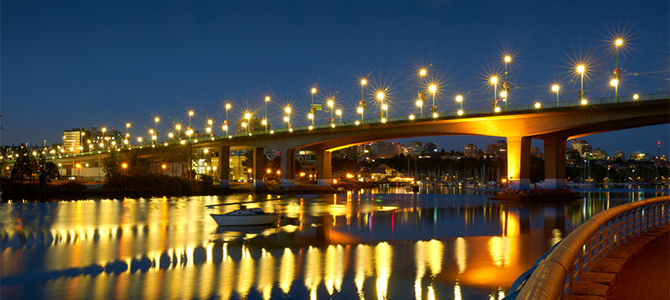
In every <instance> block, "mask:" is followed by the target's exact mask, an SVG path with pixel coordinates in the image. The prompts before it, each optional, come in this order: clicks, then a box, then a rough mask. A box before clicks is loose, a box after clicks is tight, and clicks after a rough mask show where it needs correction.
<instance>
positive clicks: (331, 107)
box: [328, 99, 335, 123]
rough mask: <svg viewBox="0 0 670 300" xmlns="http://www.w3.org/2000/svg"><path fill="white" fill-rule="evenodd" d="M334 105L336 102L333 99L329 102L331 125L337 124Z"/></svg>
mask: <svg viewBox="0 0 670 300" xmlns="http://www.w3.org/2000/svg"><path fill="white" fill-rule="evenodd" d="M333 105H335V101H333V99H330V100H328V110H330V120H328V122H329V123H332V122H335V119H333Z"/></svg>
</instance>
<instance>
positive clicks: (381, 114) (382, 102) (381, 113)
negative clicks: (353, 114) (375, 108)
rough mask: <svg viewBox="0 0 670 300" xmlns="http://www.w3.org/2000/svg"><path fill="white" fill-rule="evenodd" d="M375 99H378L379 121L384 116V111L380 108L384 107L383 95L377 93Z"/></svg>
mask: <svg viewBox="0 0 670 300" xmlns="http://www.w3.org/2000/svg"><path fill="white" fill-rule="evenodd" d="M377 99H379V107H380V108H381V109H380V111H379V118H380V119H381V118H382V116H384V109H383V108H382V107H383V106H384V93H382V92H379V93H377Z"/></svg>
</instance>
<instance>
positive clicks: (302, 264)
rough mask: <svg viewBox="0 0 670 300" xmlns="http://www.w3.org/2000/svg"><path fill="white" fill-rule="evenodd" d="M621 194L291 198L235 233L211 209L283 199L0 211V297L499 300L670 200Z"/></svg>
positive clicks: (95, 203) (74, 204) (17, 206)
mask: <svg viewBox="0 0 670 300" xmlns="http://www.w3.org/2000/svg"><path fill="white" fill-rule="evenodd" d="M382 191H384V190H382ZM621 191H622V192H616V191H615V190H609V191H608V192H603V191H598V190H593V191H587V192H583V195H584V199H583V200H580V201H576V202H573V203H570V204H565V205H553V204H551V205H546V204H528V205H526V204H516V203H502V202H497V201H492V200H488V199H487V197H488V196H487V195H486V191H478V192H474V193H472V194H458V193H446V194H419V195H412V194H377V192H379V190H373V191H370V192H371V193H369V194H353V195H351V194H349V195H319V196H316V195H299V196H287V197H285V198H283V199H281V200H280V201H278V203H279V205H278V209H280V210H281V213H282V215H283V217H282V220H281V223H280V225H279V226H265V227H241V228H222V227H218V226H217V225H216V223H215V222H214V221H213V220H212V219H211V217H210V216H209V213H210V212H211V211H212V210H208V209H206V208H205V205H207V204H215V203H223V202H237V201H245V200H257V199H265V198H267V197H271V198H276V197H277V196H267V195H263V196H254V197H252V196H249V197H246V196H230V197H216V196H205V197H180V198H151V199H142V198H140V199H128V198H126V199H119V200H109V199H103V200H88V201H62V202H54V203H3V204H0V226H1V227H0V229H1V232H0V242H1V261H0V262H1V269H0V270H1V272H2V273H1V279H2V280H1V286H0V297H1V298H3V299H194V298H197V299H210V298H217V299H218V298H222V299H228V298H232V299H270V298H272V299H284V298H289V297H290V298H293V299H330V298H337V299H354V298H360V299H500V298H501V297H503V296H504V295H505V293H506V291H507V289H508V288H509V287H510V285H511V284H512V282H513V281H514V280H515V279H516V277H518V276H519V275H520V274H521V273H522V272H523V271H525V270H526V269H528V268H529V267H530V266H531V265H532V263H533V262H534V261H535V259H537V257H539V256H540V255H542V254H543V253H544V252H546V251H547V250H548V249H549V247H551V245H553V244H554V243H556V242H558V241H559V240H560V239H561V238H562V237H564V236H565V235H566V234H568V233H569V232H571V231H572V230H574V228H576V227H577V226H579V225H580V224H581V223H582V222H584V221H585V220H587V219H588V218H589V217H590V216H592V215H594V214H596V213H598V212H600V211H602V210H604V209H607V208H609V207H613V206H616V205H620V204H623V203H627V202H630V201H638V200H641V199H646V198H651V197H655V196H662V195H667V193H668V192H667V190H659V191H655V190H647V191H644V190H635V191H634V192H633V190H621ZM257 205H260V207H262V208H264V209H268V210H272V209H273V208H274V207H273V204H272V202H260V204H257ZM232 209H235V207H234V206H226V207H220V208H218V209H217V210H218V211H226V210H232Z"/></svg>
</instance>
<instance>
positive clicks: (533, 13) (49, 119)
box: [0, 0, 670, 155]
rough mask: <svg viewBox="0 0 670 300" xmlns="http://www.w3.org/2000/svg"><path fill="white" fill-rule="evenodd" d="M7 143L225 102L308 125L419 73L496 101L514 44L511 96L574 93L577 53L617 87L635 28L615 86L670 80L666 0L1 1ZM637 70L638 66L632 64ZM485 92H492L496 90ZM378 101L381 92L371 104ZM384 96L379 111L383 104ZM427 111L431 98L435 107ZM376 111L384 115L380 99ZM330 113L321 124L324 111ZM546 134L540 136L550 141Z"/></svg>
mask: <svg viewBox="0 0 670 300" xmlns="http://www.w3.org/2000/svg"><path fill="white" fill-rule="evenodd" d="M1 9H2V12H1V13H2V15H1V17H2V20H1V26H2V27H1V30H2V31H1V42H2V45H1V46H2V48H1V51H2V53H1V54H2V57H1V59H2V70H1V71H2V73H1V75H2V90H1V96H2V103H1V104H2V112H1V113H2V122H3V130H2V140H1V141H0V143H2V144H9V145H11V144H19V143H25V142H28V143H31V144H40V145H41V144H42V143H43V141H44V140H45V139H46V140H47V144H52V143H57V142H61V133H62V130H63V129H70V128H73V127H92V126H97V127H98V128H101V127H103V126H106V127H107V128H112V127H115V128H117V129H120V130H122V131H125V123H126V122H130V123H132V127H131V134H132V135H133V136H137V135H142V136H145V137H146V136H147V135H148V133H147V131H148V129H149V128H152V127H153V118H154V116H159V117H161V122H160V125H159V131H160V132H163V133H164V132H167V131H170V130H172V131H174V124H176V123H181V124H182V125H184V124H187V123H188V117H187V111H188V110H189V109H192V110H194V111H195V114H196V115H195V117H194V118H193V120H192V121H193V125H194V127H196V129H200V130H201V131H202V130H203V128H204V127H205V124H206V120H207V119H208V118H213V119H214V121H215V122H216V124H218V125H217V126H215V128H216V129H218V130H217V132H218V133H220V132H221V129H220V128H221V125H220V124H221V122H222V121H223V120H224V115H225V113H224V112H225V109H224V108H223V106H224V103H226V101H230V102H231V103H232V105H233V109H232V110H231V119H233V120H237V119H239V118H240V117H241V116H242V112H243V110H254V111H255V113H256V114H257V115H259V116H260V114H262V113H263V104H264V102H263V99H264V97H265V95H266V94H267V95H270V96H271V97H272V100H271V102H270V108H269V110H270V114H271V116H270V121H271V123H272V124H274V125H279V124H280V122H281V117H282V115H281V114H280V112H281V110H282V107H283V106H284V105H286V104H288V103H290V104H291V105H292V106H293V107H294V111H295V112H296V114H294V115H293V119H294V120H295V121H297V122H298V124H296V125H301V124H300V123H302V125H304V124H307V118H306V114H307V105H308V103H309V101H310V98H309V97H310V96H309V95H310V94H309V89H310V87H311V86H313V85H316V86H317V87H318V89H319V93H317V98H316V99H315V102H317V103H324V102H325V100H324V98H325V97H330V96H335V97H336V99H337V100H336V102H337V106H338V107H340V108H342V109H343V111H344V115H345V117H344V119H349V120H350V119H353V118H358V117H359V115H358V114H355V108H356V105H357V102H358V100H359V99H360V85H359V84H358V82H359V80H360V78H361V77H363V76H367V77H368V78H369V80H370V81H371V85H370V86H369V87H368V89H367V91H368V93H367V94H366V97H372V93H371V91H372V88H373V87H376V88H381V87H383V88H387V87H388V88H389V95H388V98H389V100H390V102H391V107H390V110H389V113H390V115H406V114H408V113H409V112H413V113H415V112H418V110H417V109H416V107H415V106H413V102H414V98H415V97H416V92H417V90H418V86H419V81H418V76H417V72H418V69H419V68H420V67H427V68H428V78H429V80H431V81H436V82H438V84H439V94H438V98H437V102H438V107H439V109H440V110H455V109H457V104H456V103H455V102H454V100H453V99H454V96H455V95H456V94H463V95H464V97H465V108H481V107H490V99H491V98H492V97H493V92H492V91H491V89H490V85H488V84H487V82H488V76H489V74H491V73H493V72H499V73H501V72H502V67H503V62H502V57H503V55H504V54H510V55H511V56H512V63H511V64H510V65H509V74H510V75H509V80H510V81H511V82H512V83H513V86H514V89H513V90H512V93H511V96H510V105H515V104H528V103H534V102H537V101H542V102H550V101H552V100H553V101H555V99H556V98H555V94H554V93H553V92H551V85H552V84H559V85H560V86H561V98H562V99H563V100H569V99H576V98H577V90H578V89H579V87H578V84H579V80H578V77H577V76H576V75H575V74H574V64H575V62H577V61H586V62H587V63H588V68H587V72H588V78H587V79H586V82H585V86H586V87H585V89H586V95H587V98H597V97H608V96H609V97H611V96H613V95H614V90H613V88H612V87H610V86H609V81H610V79H611V72H612V69H613V68H614V61H615V55H614V50H613V39H614V37H615V36H617V37H618V36H623V37H624V38H625V46H624V48H623V51H622V52H621V59H620V62H619V65H620V67H621V68H622V69H623V75H622V78H621V80H622V83H621V86H620V89H619V95H630V94H633V93H641V94H646V93H657V92H668V91H669V88H670V87H669V84H668V77H669V76H668V75H669V74H668V73H669V70H670V68H669V67H668V64H669V62H670V59H669V54H670V50H669V46H670V29H669V25H668V21H667V20H668V15H669V13H670V7H669V4H668V1H661V0H655V1H643V2H638V1H620V0H617V1H551V2H549V1H439V0H427V1H330V2H325V1H323V2H322V1H192V2H191V1H179V2H171V1H3V2H2V7H1ZM634 73H636V74H637V75H633V74H634ZM487 99H489V100H487ZM368 107H371V105H368ZM375 109H376V108H375ZM424 110H428V108H427V107H425V108H424ZM366 116H368V117H370V118H372V117H373V116H376V111H373V110H372V109H368V111H367V112H366ZM326 120H327V116H326V113H323V114H320V116H319V121H321V122H326ZM499 139H500V138H496V137H435V138H422V139H420V140H423V141H431V140H432V141H436V142H437V143H438V144H439V148H445V149H446V150H451V149H455V150H463V146H464V145H466V144H467V143H470V142H472V143H475V144H477V145H478V146H479V147H480V148H485V146H486V144H488V143H492V142H495V141H496V140H499ZM585 139H586V140H587V141H589V142H590V143H591V144H592V145H593V146H594V148H595V147H600V148H601V149H604V150H606V151H607V152H608V153H609V154H610V155H612V154H613V153H614V151H615V150H623V151H625V152H626V155H628V154H629V153H631V152H633V151H635V150H643V151H645V152H648V153H650V154H652V155H655V154H656V143H657V141H661V142H662V145H663V151H662V154H666V155H667V154H668V153H669V151H668V145H669V144H670V143H669V142H670V131H669V127H668V125H667V124H666V125H660V126H653V127H646V128H639V129H630V130H625V131H619V132H611V133H605V134H599V135H593V136H587V137H585ZM534 144H538V145H541V141H540V142H537V143H535V142H534Z"/></svg>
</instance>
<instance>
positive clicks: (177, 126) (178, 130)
mask: <svg viewBox="0 0 670 300" xmlns="http://www.w3.org/2000/svg"><path fill="white" fill-rule="evenodd" d="M174 129H176V130H177V137H179V140H181V125H179V124H177V125H175V127H174Z"/></svg>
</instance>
